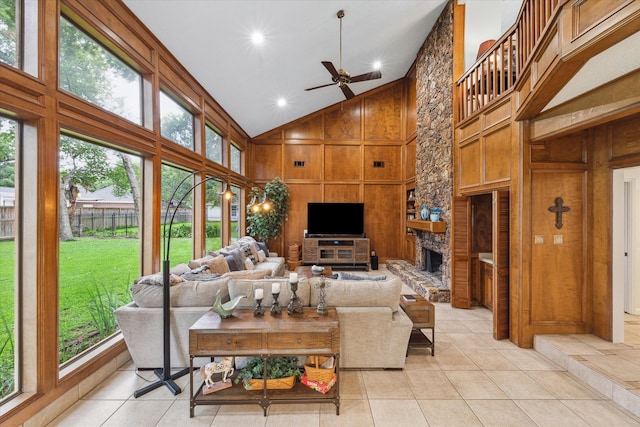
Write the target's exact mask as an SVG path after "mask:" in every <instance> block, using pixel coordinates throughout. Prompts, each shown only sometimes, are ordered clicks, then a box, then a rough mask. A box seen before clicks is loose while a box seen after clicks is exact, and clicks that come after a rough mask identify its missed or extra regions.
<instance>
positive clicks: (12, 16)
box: [0, 0, 20, 67]
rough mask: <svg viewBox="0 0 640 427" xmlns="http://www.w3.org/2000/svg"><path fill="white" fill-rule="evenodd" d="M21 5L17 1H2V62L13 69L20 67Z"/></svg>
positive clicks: (0, 39) (0, 49)
mask: <svg viewBox="0 0 640 427" xmlns="http://www.w3.org/2000/svg"><path fill="white" fill-rule="evenodd" d="M19 4H20V2H17V1H16V0H0V61H2V62H4V63H5V64H9V65H11V66H13V67H18V66H19V51H20V50H19V46H18V43H19V41H20V37H19V35H20V26H19V21H18V19H17V17H18V16H19V14H18V6H19Z"/></svg>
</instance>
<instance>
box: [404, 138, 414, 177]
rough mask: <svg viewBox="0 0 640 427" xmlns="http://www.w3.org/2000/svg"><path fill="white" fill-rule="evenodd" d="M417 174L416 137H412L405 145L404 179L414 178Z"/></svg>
mask: <svg viewBox="0 0 640 427" xmlns="http://www.w3.org/2000/svg"><path fill="white" fill-rule="evenodd" d="M415 176H416V139H415V138H414V139H412V140H411V141H410V142H409V143H408V144H406V145H405V157H404V179H405V180H407V179H413V178H415Z"/></svg>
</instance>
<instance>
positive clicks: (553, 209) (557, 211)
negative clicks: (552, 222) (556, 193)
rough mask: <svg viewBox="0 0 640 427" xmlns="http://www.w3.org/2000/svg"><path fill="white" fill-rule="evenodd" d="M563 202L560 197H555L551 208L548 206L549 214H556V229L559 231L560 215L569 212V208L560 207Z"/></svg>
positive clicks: (560, 226) (560, 224) (560, 225)
mask: <svg viewBox="0 0 640 427" xmlns="http://www.w3.org/2000/svg"><path fill="white" fill-rule="evenodd" d="M562 203H564V200H562V197H556V204H555V205H553V206H549V212H553V213H555V214H556V228H557V229H558V230H559V229H561V228H562V214H563V213H565V212H569V209H570V208H569V206H562Z"/></svg>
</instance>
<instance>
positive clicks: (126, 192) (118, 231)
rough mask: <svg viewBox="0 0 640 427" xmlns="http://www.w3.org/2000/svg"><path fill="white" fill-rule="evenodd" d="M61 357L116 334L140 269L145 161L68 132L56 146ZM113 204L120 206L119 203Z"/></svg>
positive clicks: (70, 354) (62, 360) (75, 353)
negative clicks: (117, 313) (142, 168)
mask: <svg viewBox="0 0 640 427" xmlns="http://www.w3.org/2000/svg"><path fill="white" fill-rule="evenodd" d="M59 173H60V191H61V192H62V194H61V197H60V201H61V205H60V218H59V221H58V223H59V225H60V231H59V233H60V242H59V252H60V256H59V259H60V261H59V267H58V268H59V272H58V278H59V279H58V283H59V328H58V338H59V357H60V363H64V362H66V361H68V360H70V359H72V358H74V357H75V356H76V355H79V354H80V353H82V352H84V351H85V350H87V349H89V348H91V347H93V346H94V345H96V344H97V343H99V342H101V341H102V340H104V339H105V338H108V337H109V336H110V335H111V334H113V333H114V332H116V330H117V325H116V322H115V318H114V315H113V311H114V310H115V309H116V308H118V307H120V306H121V305H123V304H126V303H127V302H129V301H131V296H130V293H129V287H130V286H131V284H132V283H133V280H134V279H135V278H136V277H138V275H139V272H140V265H139V259H140V257H139V253H140V249H139V247H140V241H139V239H138V218H139V213H138V211H139V203H140V190H139V189H140V182H139V176H140V160H139V159H138V158H136V157H133V156H131V155H129V154H124V153H122V152H119V151H115V150H112V149H108V148H105V147H103V146H100V145H97V144H93V143H89V142H85V141H82V140H80V139H76V138H72V137H69V136H66V135H61V137H60V152H59ZM114 205H118V207H117V208H114V207H113V206H114Z"/></svg>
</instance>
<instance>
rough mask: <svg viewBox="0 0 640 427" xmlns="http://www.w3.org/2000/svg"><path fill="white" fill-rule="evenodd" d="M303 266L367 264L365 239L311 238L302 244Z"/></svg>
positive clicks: (367, 253) (367, 252) (366, 239)
mask: <svg viewBox="0 0 640 427" xmlns="http://www.w3.org/2000/svg"><path fill="white" fill-rule="evenodd" d="M302 262H303V264H318V265H322V264H353V265H356V264H369V239H368V238H366V237H357V238H351V237H344V236H339V237H312V238H305V239H304V241H303V243H302Z"/></svg>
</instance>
